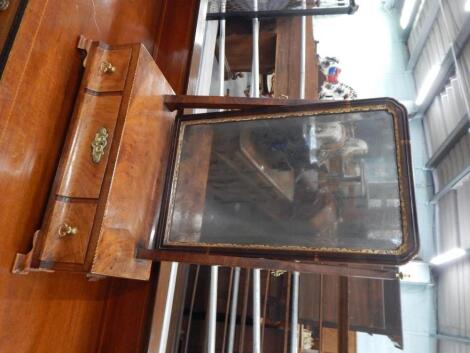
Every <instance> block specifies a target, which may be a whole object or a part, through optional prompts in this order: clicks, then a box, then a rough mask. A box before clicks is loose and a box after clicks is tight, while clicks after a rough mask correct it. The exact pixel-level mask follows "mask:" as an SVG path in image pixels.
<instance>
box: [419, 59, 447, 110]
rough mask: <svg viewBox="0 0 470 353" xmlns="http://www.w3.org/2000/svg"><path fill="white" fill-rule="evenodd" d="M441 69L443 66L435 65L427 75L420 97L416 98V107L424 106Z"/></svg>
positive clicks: (420, 90)
mask: <svg viewBox="0 0 470 353" xmlns="http://www.w3.org/2000/svg"><path fill="white" fill-rule="evenodd" d="M440 69H441V65H434V66H433V67H431V70H429V72H428V73H427V75H426V77H425V78H424V82H423V84H422V85H421V88H420V89H419V93H418V97H417V98H416V105H421V104H423V102H424V100H425V99H426V97H427V96H428V94H429V91H430V90H431V87H432V84H433V83H434V80H435V79H436V77H437V75H438V74H439V70H440Z"/></svg>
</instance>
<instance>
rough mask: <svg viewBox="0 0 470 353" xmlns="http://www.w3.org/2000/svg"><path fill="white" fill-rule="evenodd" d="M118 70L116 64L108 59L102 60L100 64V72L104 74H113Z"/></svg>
mask: <svg viewBox="0 0 470 353" xmlns="http://www.w3.org/2000/svg"><path fill="white" fill-rule="evenodd" d="M115 71H116V66H114V65H113V64H111V63H110V62H108V61H102V62H101V64H100V72H101V73H103V74H112V73H113V72H115Z"/></svg>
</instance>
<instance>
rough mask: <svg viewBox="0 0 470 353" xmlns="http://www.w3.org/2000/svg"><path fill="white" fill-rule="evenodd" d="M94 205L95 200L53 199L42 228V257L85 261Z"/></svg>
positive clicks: (74, 261)
mask: <svg viewBox="0 0 470 353" xmlns="http://www.w3.org/2000/svg"><path fill="white" fill-rule="evenodd" d="M96 206H97V203H96V202H75V201H74V200H64V201H60V200H56V201H55V202H54V205H53V206H52V207H53V209H52V212H51V214H50V217H49V220H48V224H46V225H45V227H44V228H43V230H42V231H41V232H42V233H43V234H42V235H41V236H42V238H43V239H44V246H43V249H42V252H41V256H40V259H41V261H45V262H61V263H71V264H84V263H85V257H86V253H87V248H88V243H89V241H90V235H91V229H92V227H93V220H94V218H95V212H96Z"/></svg>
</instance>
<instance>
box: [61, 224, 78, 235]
mask: <svg viewBox="0 0 470 353" xmlns="http://www.w3.org/2000/svg"><path fill="white" fill-rule="evenodd" d="M77 232H78V229H77V228H76V227H72V226H71V225H69V224H67V223H64V224H61V225H60V227H59V230H58V233H59V238H64V237H67V236H71V235H75V234H77Z"/></svg>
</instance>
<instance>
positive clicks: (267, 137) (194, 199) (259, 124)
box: [165, 111, 403, 251]
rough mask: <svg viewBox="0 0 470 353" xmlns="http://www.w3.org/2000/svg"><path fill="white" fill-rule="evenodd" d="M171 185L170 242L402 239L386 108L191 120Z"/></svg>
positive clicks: (362, 243)
mask: <svg viewBox="0 0 470 353" xmlns="http://www.w3.org/2000/svg"><path fill="white" fill-rule="evenodd" d="M183 124H184V123H183ZM201 146H206V148H201ZM196 151H197V152H196ZM173 183H174V185H173V193H172V200H171V205H170V207H171V208H170V212H169V216H168V217H169V218H168V226H167V233H166V238H165V241H166V243H167V244H175V243H178V244H184V245H200V244H204V245H208V246H226V247H230V246H241V247H244V246H249V247H255V248H260V247H262V248H266V247H268V248H269V247H273V248H285V247H288V248H292V249H306V250H309V249H318V248H348V249H377V250H384V251H386V250H391V249H397V248H398V247H399V246H400V245H401V244H402V242H403V234H402V222H401V216H400V197H399V185H398V171H397V157H396V149H395V137H394V125H393V117H392V115H391V114H390V113H389V112H387V111H368V112H367V111H366V112H354V113H340V114H328V115H311V116H299V114H297V115H296V116H292V114H291V115H290V116H288V117H278V118H269V117H265V118H260V119H245V120H240V121H231V122H227V121H223V122H222V121H219V122H211V123H210V124H208V123H207V122H206V123H204V122H194V123H191V122H190V123H187V124H186V125H184V127H183V130H182V133H181V135H180V151H179V155H178V156H177V162H176V173H175V175H174V179H173Z"/></svg>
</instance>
